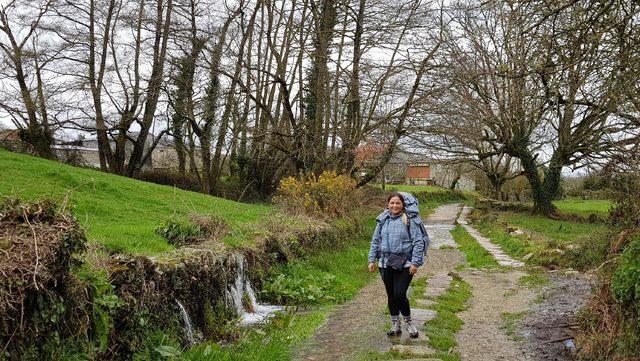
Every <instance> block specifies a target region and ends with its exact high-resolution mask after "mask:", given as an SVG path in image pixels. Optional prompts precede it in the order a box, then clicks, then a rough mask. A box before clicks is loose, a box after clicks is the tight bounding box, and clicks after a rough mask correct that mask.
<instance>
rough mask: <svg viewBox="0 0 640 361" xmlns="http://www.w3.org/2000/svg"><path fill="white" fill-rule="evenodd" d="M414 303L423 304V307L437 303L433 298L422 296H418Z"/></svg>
mask: <svg viewBox="0 0 640 361" xmlns="http://www.w3.org/2000/svg"><path fill="white" fill-rule="evenodd" d="M416 304H417V305H419V306H424V307H431V306H433V305H437V304H438V302H436V301H433V300H425V299H423V298H419V299H417V300H416Z"/></svg>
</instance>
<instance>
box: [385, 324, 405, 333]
mask: <svg viewBox="0 0 640 361" xmlns="http://www.w3.org/2000/svg"><path fill="white" fill-rule="evenodd" d="M401 333H402V329H401V328H400V321H393V322H391V328H390V329H389V331H387V336H400V334H401Z"/></svg>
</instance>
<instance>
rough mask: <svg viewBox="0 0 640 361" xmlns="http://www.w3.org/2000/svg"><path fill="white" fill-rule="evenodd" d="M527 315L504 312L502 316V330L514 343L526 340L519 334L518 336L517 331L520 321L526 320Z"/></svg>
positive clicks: (525, 313)
mask: <svg viewBox="0 0 640 361" xmlns="http://www.w3.org/2000/svg"><path fill="white" fill-rule="evenodd" d="M526 315H527V312H526V311H523V312H516V313H510V312H503V313H502V314H501V315H500V316H501V317H502V325H501V327H500V329H502V330H503V331H504V332H505V334H506V335H507V336H508V337H509V338H510V339H512V340H514V341H522V340H524V338H523V337H522V336H520V335H518V334H516V329H517V326H518V321H519V320H521V319H522V318H524V316H526Z"/></svg>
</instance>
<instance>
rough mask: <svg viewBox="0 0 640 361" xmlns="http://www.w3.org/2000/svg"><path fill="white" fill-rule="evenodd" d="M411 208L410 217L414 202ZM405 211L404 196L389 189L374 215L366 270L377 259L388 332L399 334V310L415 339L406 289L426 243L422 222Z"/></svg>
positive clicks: (416, 335)
mask: <svg viewBox="0 0 640 361" xmlns="http://www.w3.org/2000/svg"><path fill="white" fill-rule="evenodd" d="M413 208H415V209H414V210H413V212H411V213H412V214H411V216H414V217H415V216H417V214H418V212H417V211H418V210H417V202H415V207H413ZM407 213H408V212H407V211H406V209H405V199H404V198H403V196H402V195H401V194H400V193H398V192H392V193H391V194H390V195H389V197H388V198H387V209H386V210H385V211H384V212H382V213H381V214H380V215H379V216H378V217H377V218H376V229H375V231H374V232H373V236H372V237H371V249H370V250H369V272H374V271H375V269H376V259H377V260H378V267H379V268H380V276H381V277H382V281H383V282H384V287H385V289H386V291H387V302H388V305H389V313H390V314H391V329H389V331H387V335H389V336H398V335H400V334H401V333H402V330H401V328H400V313H402V316H404V324H405V327H406V329H407V331H408V332H409V335H410V336H411V337H412V338H416V337H418V330H417V329H416V327H415V326H414V325H413V323H412V322H411V309H410V307H409V299H408V298H407V289H408V288H409V284H410V283H411V280H412V279H413V275H415V274H416V272H418V267H420V266H421V265H422V262H423V252H424V247H425V244H424V242H423V234H422V231H421V229H420V228H419V227H421V224H422V222H421V221H419V222H416V223H414V222H413V220H412V219H410V218H409V216H408V214H407ZM418 220H419V218H418Z"/></svg>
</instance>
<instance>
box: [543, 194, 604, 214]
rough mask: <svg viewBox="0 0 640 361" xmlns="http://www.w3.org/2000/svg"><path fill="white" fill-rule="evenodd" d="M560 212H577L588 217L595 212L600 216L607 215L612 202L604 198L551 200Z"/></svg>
mask: <svg viewBox="0 0 640 361" xmlns="http://www.w3.org/2000/svg"><path fill="white" fill-rule="evenodd" d="M553 204H555V206H556V207H558V209H559V210H560V212H561V213H566V214H577V215H579V216H583V217H588V216H590V215H591V214H595V215H597V216H600V217H607V215H609V210H611V207H612V206H613V202H612V201H610V200H604V199H577V198H574V199H563V200H561V201H555V202H553Z"/></svg>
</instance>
